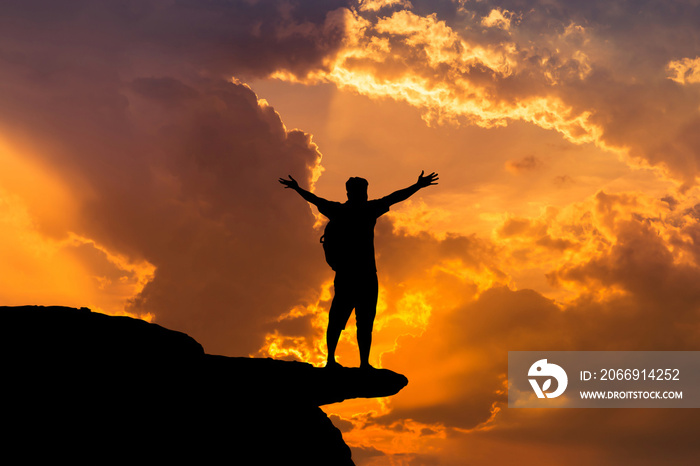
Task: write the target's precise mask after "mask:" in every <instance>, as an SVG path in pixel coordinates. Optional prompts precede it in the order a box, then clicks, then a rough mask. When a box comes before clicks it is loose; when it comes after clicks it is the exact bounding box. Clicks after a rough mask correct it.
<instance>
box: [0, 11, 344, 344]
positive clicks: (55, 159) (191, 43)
mask: <svg viewBox="0 0 700 466" xmlns="http://www.w3.org/2000/svg"><path fill="white" fill-rule="evenodd" d="M313 6H314V5H311V4H308V3H306V4H303V5H302V4H295V3H287V4H284V5H283V4H279V3H275V2H256V3H246V2H238V3H233V4H226V5H224V4H218V3H217V4H214V3H202V2H192V3H188V2H178V3H176V4H163V3H160V2H140V3H139V4H138V5H137V4H119V5H107V4H99V5H98V4H94V3H93V2H80V1H75V2H66V3H64V4H62V5H60V6H58V5H56V4H54V3H52V2H9V3H8V2H6V3H4V4H3V6H2V10H3V13H2V15H0V16H1V19H0V23H2V24H1V25H0V31H1V32H0V35H2V37H3V40H2V45H1V46H0V61H2V66H0V75H1V76H2V80H3V83H4V84H3V87H2V89H0V98H1V99H2V101H3V102H4V104H3V107H2V108H1V109H0V131H1V132H2V135H3V137H4V138H5V139H7V141H9V143H8V147H10V150H11V152H10V156H11V157H15V158H18V159H23V158H24V159H26V162H25V161H23V163H31V164H34V165H35V166H36V167H39V170H41V171H43V172H45V173H49V174H50V177H47V176H44V181H45V182H41V187H40V188H37V189H35V191H36V190H38V189H41V190H45V191H46V192H47V193H49V194H50V193H52V192H53V193H54V195H53V196H49V197H46V196H37V195H35V194H34V195H32V194H31V193H32V188H31V187H30V186H28V185H26V184H25V185H20V184H19V183H17V182H13V181H11V179H12V178H11V177H10V178H9V180H5V179H4V178H5V177H3V187H5V189H10V192H9V195H21V196H23V197H24V198H28V199H30V200H31V199H34V200H32V201H31V202H29V203H28V205H27V206H26V208H27V209H28V210H27V216H28V218H30V219H31V220H30V221H31V222H33V223H34V226H33V230H35V232H36V233H35V236H33V237H35V238H36V241H54V242H59V243H60V242H62V241H63V242H65V241H66V240H67V239H68V238H79V244H77V245H76V246H75V248H73V249H74V251H73V252H72V253H71V254H72V256H71V257H72V261H77V262H78V263H81V264H91V265H89V266H88V267H87V268H86V269H85V270H90V271H89V272H87V273H92V274H94V276H95V278H94V279H93V280H95V283H96V287H102V288H103V290H104V291H105V293H106V292H107V290H108V289H109V290H113V293H114V294H113V296H112V297H111V298H109V299H106V298H105V299H102V300H101V301H100V300H98V301H97V302H99V303H102V305H103V306H104V308H103V309H102V310H104V311H105V312H111V313H119V312H124V310H125V309H126V310H127V311H129V312H132V313H135V314H143V315H146V314H151V315H153V316H154V318H155V321H156V322H158V323H160V324H162V325H165V326H168V327H170V328H174V329H177V330H181V331H185V332H187V333H189V334H191V335H192V336H193V337H195V338H197V339H198V340H199V341H201V342H202V343H203V345H204V346H205V348H206V349H207V351H210V352H213V353H220V354H233V355H241V354H248V353H254V352H256V351H257V350H258V348H260V346H262V345H263V342H264V337H265V334H266V333H267V332H268V331H269V330H270V328H271V326H272V325H274V322H275V319H276V317H277V316H279V315H280V314H283V313H285V312H287V311H288V310H289V309H292V308H294V307H295V306H297V305H299V303H303V302H305V300H313V299H315V298H314V297H315V296H317V295H318V290H319V287H320V284H321V283H322V282H323V280H324V279H325V278H326V275H327V272H326V270H325V268H324V266H323V259H322V253H321V251H320V247H319V246H318V244H317V241H318V240H317V237H316V234H315V231H314V230H313V223H314V217H313V215H312V214H311V211H310V209H309V208H308V206H307V205H306V203H305V202H303V201H302V200H300V199H297V198H296V197H295V196H294V195H293V194H294V193H290V191H285V190H283V189H282V188H281V187H280V186H279V183H277V181H276V180H277V178H278V177H280V176H285V175H287V174H293V175H294V176H295V177H297V179H299V180H300V182H302V183H304V184H305V185H306V186H311V184H312V182H313V180H314V179H315V177H317V176H318V174H319V170H320V165H319V161H320V157H321V154H320V152H319V150H318V148H317V147H316V145H315V144H314V143H313V142H312V140H311V136H310V135H308V134H306V133H304V132H302V131H298V130H288V129H287V128H286V127H285V126H284V124H283V123H282V120H281V118H280V116H279V115H278V114H277V113H276V112H275V111H274V109H273V108H272V107H271V106H270V105H268V104H267V103H266V102H265V101H264V100H262V99H258V97H257V96H256V94H255V93H254V92H253V91H252V90H251V89H250V88H249V87H247V86H246V85H245V84H243V83H241V82H240V81H238V80H236V79H234V80H233V81H232V80H231V77H230V74H229V73H231V74H233V73H240V74H241V75H258V74H265V73H268V72H270V70H273V69H290V70H295V72H302V70H305V69H307V68H316V67H318V66H320V63H321V62H322V61H323V57H325V56H326V55H327V54H331V55H332V53H333V51H334V50H335V49H336V48H337V47H339V45H340V40H341V39H342V37H343V27H344V24H343V21H342V14H343V13H342V12H343V11H344V10H342V9H340V10H338V7H339V6H340V3H332V2H323V3H322V4H321V3H319V4H318V5H315V6H317V7H318V6H323V7H324V8H312V7H313ZM8 160H9V159H8ZM20 168H21V167H19V166H17V171H15V174H17V173H19V172H20ZM28 173H30V172H28ZM31 173H39V171H37V170H34V171H32V172H31ZM32 176H34V175H32ZM37 177H38V175H36V176H35V178H36V179H37V180H38V179H39V178H37ZM47 180H60V184H57V185H56V186H60V189H59V188H55V189H54V188H51V186H53V185H52V184H51V183H49V182H48V181H47ZM39 181H41V180H39ZM61 193H65V194H61ZM59 194H60V195H59ZM62 199H65V201H64V202H62V204H63V205H64V206H65V207H66V210H64V211H60V210H57V209H59V208H60V207H61V206H59V204H57V203H55V202H58V201H61V200H62ZM47 206H52V207H50V208H49V207H47ZM42 238H44V239H42ZM60 244H63V243H60ZM92 250H96V251H97V252H91V251H92ZM100 254H102V255H104V256H105V257H106V260H107V262H109V263H111V264H113V266H112V267H113V268H112V269H105V268H104V267H103V266H102V265H100V262H99V260H97V258H99V257H100ZM115 258H121V259H119V260H117V259H115ZM100 260H102V261H104V260H105V259H100ZM115 261H116V262H115ZM52 263H54V264H56V266H59V265H61V267H66V268H67V267H68V266H69V265H68V264H70V263H69V262H67V261H62V262H61V261H54V262H52ZM129 264H132V265H129ZM134 264H136V265H138V264H144V267H146V268H147V269H149V270H150V273H146V272H144V273H141V269H139V268H134V267H136V265H134ZM114 267H116V268H117V269H122V272H119V271H118V270H114ZM146 268H144V269H143V270H144V271H145V270H146ZM91 269H95V270H94V271H92V270H91ZM119 273H123V274H124V275H125V276H127V277H131V278H128V280H130V281H131V282H132V285H130V286H121V285H119V284H120V283H121V282H120V278H119ZM137 276H138V277H140V278H138V277H137ZM144 277H150V281H148V280H146V278H144ZM145 281H148V283H145ZM76 283H78V282H77V281H76ZM118 285H119V286H118ZM81 286H82V289H87V286H88V285H87V284H83V285H81ZM91 286H92V285H91ZM95 293H96V294H98V293H97V292H95ZM50 304H54V303H50ZM83 304H84V303H80V305H83ZM125 304H126V306H125Z"/></svg>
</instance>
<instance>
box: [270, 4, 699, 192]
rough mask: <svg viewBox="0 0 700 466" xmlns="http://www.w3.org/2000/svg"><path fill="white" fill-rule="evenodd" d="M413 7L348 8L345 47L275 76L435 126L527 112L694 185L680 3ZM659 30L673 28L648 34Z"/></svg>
mask: <svg viewBox="0 0 700 466" xmlns="http://www.w3.org/2000/svg"><path fill="white" fill-rule="evenodd" d="M412 5H413V6H412V7H409V6H405V7H403V8H399V7H397V6H395V8H392V9H391V10H382V11H378V12H377V11H373V12H363V11H359V12H358V11H355V10H350V12H346V14H345V16H346V29H345V32H346V37H345V40H344V45H343V47H342V49H340V50H339V51H338V53H336V54H335V55H333V56H328V57H327V60H326V64H325V67H324V69H316V70H310V71H309V72H308V73H305V74H304V73H293V72H289V71H284V70H282V71H278V72H275V73H273V76H274V77H277V78H279V79H284V80H288V81H292V82H306V83H314V82H319V81H324V82H332V83H334V84H336V85H337V86H338V87H340V88H342V89H349V90H353V91H355V92H358V93H360V94H363V95H366V96H369V97H372V98H390V99H394V100H398V101H401V102H406V103H408V104H410V105H411V106H414V107H416V108H418V109H420V110H421V111H422V113H423V118H424V119H425V120H426V121H427V122H428V123H430V124H445V123H449V124H471V125H478V126H482V127H485V128H492V127H495V126H505V125H509V124H512V123H513V122H516V121H524V122H527V123H530V124H533V125H536V126H539V127H542V128H544V129H548V130H554V131H557V132H558V133H559V134H561V136H562V137H563V138H565V139H566V140H567V141H569V142H572V143H576V144H584V143H594V144H596V145H598V146H599V147H601V148H604V149H607V150H610V151H612V152H613V153H614V154H616V155H617V156H622V157H627V160H628V163H630V164H631V165H637V166H640V165H641V166H650V167H654V168H656V169H658V170H659V171H660V172H661V173H663V174H665V175H666V176H669V177H671V178H673V179H675V180H679V181H680V182H682V183H685V184H686V185H687V186H690V185H693V184H694V183H695V176H696V175H697V174H698V171H699V169H698V153H699V152H700V151H699V150H698V144H697V141H696V140H695V139H694V138H693V137H692V136H691V134H694V133H693V132H692V130H691V128H694V127H695V126H697V121H696V120H697V115H696V113H697V112H696V109H697V106H698V104H699V103H700V100H699V99H698V95H697V93H695V92H693V91H692V90H688V89H686V90H682V89H678V88H676V87H675V86H676V85H677V84H676V82H679V80H681V77H683V78H682V79H683V80H684V81H683V82H686V81H687V82H690V81H692V80H693V79H694V78H693V76H694V75H693V66H694V62H693V61H690V59H684V60H680V61H679V60H677V59H672V58H671V57H677V56H679V54H681V56H683V54H685V53H686V52H688V42H687V41H684V40H680V39H678V38H677V36H676V35H674V34H673V33H672V31H675V30H677V29H678V28H682V29H683V30H687V31H689V33H690V34H691V35H692V34H693V32H692V31H693V27H692V26H691V25H690V23H691V22H692V18H694V17H696V16H695V13H693V12H691V11H688V8H687V7H685V6H682V5H679V6H678V8H675V9H669V8H664V7H663V6H662V5H661V4H657V3H655V2H651V3H649V4H647V5H645V7H644V9H643V10H642V12H641V13H640V15H639V16H638V18H636V20H635V21H631V19H630V18H629V16H628V15H625V14H624V12H625V11H626V10H625V8H626V7H625V6H624V4H622V3H617V2H613V3H612V5H611V4H610V2H586V5H578V4H575V3H574V2H557V3H552V2H539V1H532V2H525V3H522V2H499V4H498V5H494V2H476V3H473V4H472V3H460V5H459V7H458V8H451V9H450V8H447V7H446V6H445V5H443V4H440V6H439V7H438V6H430V5H427V4H425V3H424V2H413V3H412ZM499 8H500V9H499ZM431 11H434V12H432V13H431ZM506 11H507V12H508V15H506V14H505V13H504V12H506ZM438 12H439V14H438ZM494 12H497V13H494ZM498 12H501V13H500V14H501V16H503V20H501V19H500V17H497V15H498V14H499V13H498ZM659 15H660V16H659ZM508 18H511V19H512V18H517V21H511V22H510V23H507V22H506V21H505V20H506V19H508ZM506 24H508V27H505V25H506ZM494 25H499V26H500V28H496V27H493V26H494ZM660 35H665V36H666V37H670V38H669V40H668V41H665V42H663V44H659V43H658V41H654V40H653V39H652V38H654V37H659V36H660ZM630 56H640V57H641V56H643V57H645V58H644V60H637V61H635V60H630V59H629V58H628V57H630ZM666 68H668V69H670V70H671V72H672V73H675V75H672V76H671V77H672V78H673V81H669V80H668V79H666V76H664V70H665V69H666ZM679 73H680V74H679ZM686 75H687V77H685V76H686ZM650 127H653V128H655V130H654V131H648V128H650Z"/></svg>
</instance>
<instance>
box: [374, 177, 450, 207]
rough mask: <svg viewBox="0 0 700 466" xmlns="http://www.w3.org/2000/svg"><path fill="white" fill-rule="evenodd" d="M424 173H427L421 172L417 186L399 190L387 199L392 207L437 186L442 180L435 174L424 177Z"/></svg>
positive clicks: (413, 185)
mask: <svg viewBox="0 0 700 466" xmlns="http://www.w3.org/2000/svg"><path fill="white" fill-rule="evenodd" d="M423 173H425V172H424V171H421V172H420V175H419V176H418V181H416V183H415V184H412V185H411V186H409V187H408V188H404V189H399V190H398V191H395V192H393V193H391V194H389V195H388V196H387V197H386V198H385V199H386V200H388V201H389V203H391V204H392V205H393V204H396V203H397V202H402V201H405V200H406V199H408V198H409V197H411V196H413V195H414V194H415V193H417V192H418V190H420V189H422V188H426V187H428V186H433V185H435V184H437V180H439V179H440V178H438V175H437V173H435V172H433V173H431V174H430V175H425V176H423Z"/></svg>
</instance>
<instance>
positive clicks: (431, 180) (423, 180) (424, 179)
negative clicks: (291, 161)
mask: <svg viewBox="0 0 700 466" xmlns="http://www.w3.org/2000/svg"><path fill="white" fill-rule="evenodd" d="M423 173H425V171H421V172H420V176H418V182H417V183H416V184H417V185H418V187H419V188H425V187H426V186H432V185H435V184H437V180H439V179H440V178H438V175H437V173H435V172H433V173H431V174H430V175H426V176H423ZM290 178H291V176H290Z"/></svg>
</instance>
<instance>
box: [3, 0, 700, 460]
mask: <svg viewBox="0 0 700 466" xmlns="http://www.w3.org/2000/svg"><path fill="white" fill-rule="evenodd" d="M698 24H700V2H698V1H696V0H687V1H671V0H666V1H661V0H657V1H643V0H640V1H627V0H606V1H600V0H592V1H573V0H569V1H564V0H511V1H507V0H503V1H491V0H411V1H407V0H359V1H351V0H347V1H341V0H305V1H301V0H288V1H272V0H243V1H225V0H198V1H197V0H133V1H119V2H117V1H115V2H95V1H90V0H83V1H79V0H65V1H61V2H56V1H52V0H17V1H15V0H9V1H8V0H4V1H2V2H1V3H0V226H1V227H0V264H2V267H1V268H0V304H1V305H25V304H40V305H66V306H73V307H81V306H86V307H89V308H91V309H93V310H94V311H99V312H104V313H107V314H113V315H131V316H135V317H140V318H143V319H146V320H150V321H152V322H156V323H158V324H159V325H162V326H165V327H168V328H171V329H174V330H179V331H182V332H186V333H187V334H189V335H191V336H192V337H194V338H195V339H197V340H198V341H199V342H200V343H201V344H202V345H203V346H204V348H205V351H206V352H208V353H210V354H222V355H228V356H255V357H276V358H283V359H297V360H303V361H307V362H310V363H313V364H315V365H322V364H323V362H324V361H325V340H324V333H325V326H326V323H327V311H328V308H329V306H330V299H331V298H332V292H333V288H332V279H333V273H332V271H331V270H330V268H329V267H328V266H327V265H326V264H325V261H324V258H323V250H322V247H321V245H320V244H319V237H320V235H321V234H322V225H323V217H322V216H320V214H319V213H318V212H317V211H316V210H315V209H313V208H312V207H311V206H310V205H308V204H307V203H306V202H305V201H303V200H302V199H301V198H300V197H299V196H297V195H296V194H295V193H294V192H292V191H290V190H285V189H282V187H281V186H280V184H279V183H278V182H277V179H278V178H279V177H282V176H287V175H292V176H294V177H295V178H296V179H297V180H299V182H300V184H301V185H302V186H303V187H306V188H308V189H311V190H312V191H314V192H315V193H316V194H317V195H319V196H321V197H324V198H327V199H331V200H338V201H343V200H345V188H344V183H345V181H346V180H347V178H348V177H350V176H361V177H364V178H367V179H368V180H369V195H370V198H377V197H381V196H384V195H386V194H389V193H390V192H392V191H394V190H397V189H400V188H404V187H406V186H409V185H410V184H413V183H414V182H415V181H416V179H417V177H418V175H419V174H420V172H421V170H425V171H426V173H429V172H433V171H435V172H438V173H439V175H440V181H439V185H438V186H433V187H429V188H426V189H424V190H421V191H420V192H419V193H417V194H416V195H415V196H413V197H412V198H411V199H410V200H409V201H406V202H404V203H402V204H399V205H396V206H394V207H393V208H392V210H391V211H390V212H389V213H388V214H387V215H385V216H384V217H382V218H381V219H380V220H379V222H378V224H377V227H376V233H375V243H376V250H377V266H378V271H379V272H378V273H379V283H380V298H379V305H378V315H377V319H376V321H375V327H374V328H375V330H374V342H373V347H372V356H371V362H372V363H373V364H374V365H376V366H379V367H384V368H389V369H392V370H394V371H396V372H400V373H402V374H405V375H406V376H407V377H408V379H409V385H408V386H407V387H406V388H405V389H404V390H403V391H401V392H400V393H399V394H398V395H396V396H394V397H391V398H388V399H376V400H353V401H346V402H343V403H341V404H337V405H331V406H326V407H324V411H326V412H327V413H328V414H329V415H330V416H331V419H332V420H333V422H334V424H335V425H336V426H337V427H338V428H340V429H341V430H342V432H343V437H344V439H345V441H346V442H347V443H348V444H349V445H350V446H351V448H352V451H353V458H354V460H355V462H356V463H357V464H358V465H415V466H418V465H434V464H435V465H437V464H439V465H464V464H470V465H501V464H521V465H537V466H542V465H559V464H567V465H576V466H577V465H589V464H599V465H618V464H643V465H653V464H696V463H695V462H696V461H697V457H698V455H700V444H699V443H698V442H697V437H698V434H700V417H699V416H698V414H697V411H696V410H693V409H675V410H671V409H638V410H633V409H602V410H594V409H550V410H544V411H542V410H535V409H508V407H507V380H506V372H507V355H508V351H514V350H523V351H524V350H556V351H568V350H580V351H595V350H693V351H695V350H700V188H699V185H698V181H699V180H700V56H699V55H700V28H699V27H698ZM354 339H355V333H354V317H351V320H350V325H349V326H348V330H347V331H346V332H344V333H343V337H342V339H341V342H340V345H339V348H338V355H339V362H341V364H343V365H348V366H357V365H359V357H358V354H357V353H358V352H357V347H356V344H355V341H354ZM144 395H147V397H148V399H152V398H153V395H152V394H144ZM271 422H274V420H271ZM132 438H133V436H132V433H130V432H125V439H132Z"/></svg>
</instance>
